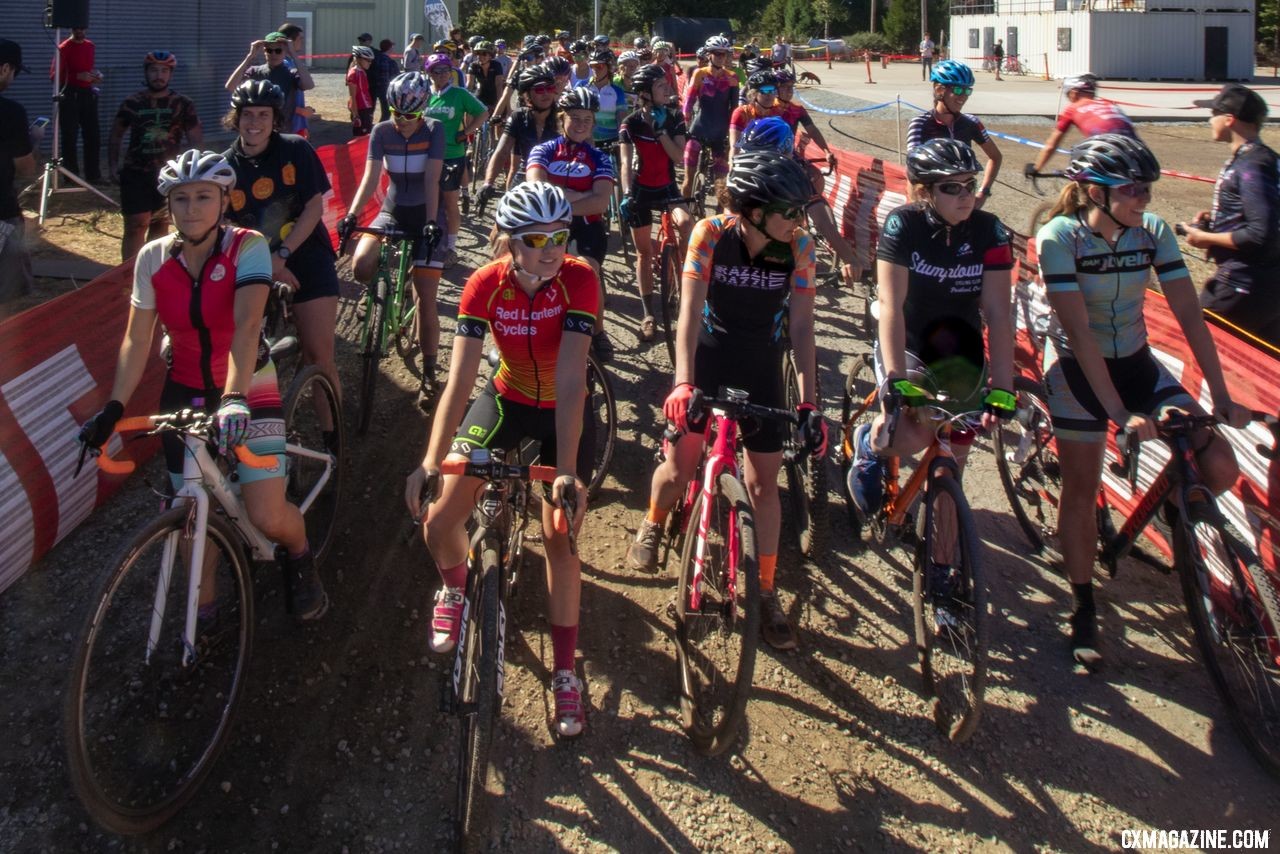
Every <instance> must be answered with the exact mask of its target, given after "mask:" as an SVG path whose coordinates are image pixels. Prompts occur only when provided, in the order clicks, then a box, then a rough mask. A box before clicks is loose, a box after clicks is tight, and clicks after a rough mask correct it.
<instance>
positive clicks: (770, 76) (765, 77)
mask: <svg viewBox="0 0 1280 854" xmlns="http://www.w3.org/2000/svg"><path fill="white" fill-rule="evenodd" d="M777 85H778V75H776V74H774V73H773V71H756V72H753V73H752V74H751V76H750V77H748V78H747V88H748V89H759V88H760V87H761V86H777Z"/></svg>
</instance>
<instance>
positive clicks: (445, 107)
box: [417, 53, 489, 267]
mask: <svg viewBox="0 0 1280 854" xmlns="http://www.w3.org/2000/svg"><path fill="white" fill-rule="evenodd" d="M423 65H424V67H425V68H426V69H427V77H428V78H429V79H430V81H431V93H430V96H429V98H428V100H427V103H426V106H425V108H423V107H419V108H417V110H418V111H419V112H421V111H422V110H423V109H425V111H426V116H427V117H428V118H431V119H435V120H436V121H438V122H439V123H440V124H441V125H443V126H444V168H443V171H442V172H441V173H440V189H441V190H442V191H443V192H444V197H443V205H444V211H445V220H446V222H447V223H448V226H449V227H448V229H447V231H446V232H445V238H444V243H445V250H446V251H445V257H444V262H445V266H446V267H448V266H451V265H452V264H453V263H454V262H455V261H456V260H457V255H456V253H455V252H454V247H455V246H456V244H457V242H458V229H459V228H461V227H462V212H461V210H460V209H459V207H458V199H459V197H460V195H461V192H462V184H463V180H464V177H465V175H464V173H465V172H466V171H467V139H468V138H470V137H471V135H472V134H474V133H475V132H476V131H477V130H479V129H480V126H481V125H482V124H484V123H485V120H486V119H488V118H489V108H488V107H486V106H485V105H484V104H482V103H481V102H480V99H478V98H477V97H476V96H475V95H472V94H471V93H470V92H468V91H467V90H466V89H463V88H462V86H461V85H455V84H454V83H453V80H454V75H455V74H456V73H457V68H456V67H455V66H454V64H453V59H452V58H451V57H450V56H449V55H448V54H443V53H438V54H433V55H431V56H429V57H427V61H426V62H425V63H423Z"/></svg>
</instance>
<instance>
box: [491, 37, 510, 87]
mask: <svg viewBox="0 0 1280 854" xmlns="http://www.w3.org/2000/svg"><path fill="white" fill-rule="evenodd" d="M493 48H494V50H496V51H497V55H496V56H495V57H494V60H495V61H496V62H497V63H498V64H499V65H501V66H502V76H503V77H507V78H510V77H511V57H509V56H507V40H506V39H494V41H493Z"/></svg>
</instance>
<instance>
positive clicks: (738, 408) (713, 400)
mask: <svg viewBox="0 0 1280 854" xmlns="http://www.w3.org/2000/svg"><path fill="white" fill-rule="evenodd" d="M721 393H722V394H725V396H724V397H708V396H707V395H705V394H703V393H702V389H699V388H695V389H694V390H693V393H692V394H690V395H689V409H688V413H689V415H688V417H689V419H690V420H693V421H697V420H698V419H699V418H701V417H702V411H703V409H707V408H718V409H723V410H725V411H726V413H727V414H728V417H730V418H732V419H734V420H735V421H736V420H738V419H739V418H741V417H742V416H744V415H745V416H748V417H750V418H759V419H762V420H765V421H780V422H782V423H784V424H790V425H791V426H792V427H799V426H800V415H799V414H798V413H796V412H793V411H791V410H790V409H774V408H773V407H770V406H761V405H760V404H758V403H751V402H749V401H748V400H747V399H746V398H745V396H744V397H743V398H741V399H738V398H735V397H734V396H733V390H732V389H722V390H721ZM815 414H816V413H815Z"/></svg>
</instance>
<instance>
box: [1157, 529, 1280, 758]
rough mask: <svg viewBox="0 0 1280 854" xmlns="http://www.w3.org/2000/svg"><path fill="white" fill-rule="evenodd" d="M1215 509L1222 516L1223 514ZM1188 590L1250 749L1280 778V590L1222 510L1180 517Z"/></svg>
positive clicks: (1209, 657)
mask: <svg viewBox="0 0 1280 854" xmlns="http://www.w3.org/2000/svg"><path fill="white" fill-rule="evenodd" d="M1214 515H1217V514H1216V513H1215V514H1214ZM1174 554H1175V555H1180V556H1181V559H1180V560H1179V561H1178V569H1179V575H1180V576H1181V577H1182V593H1183V596H1184V597H1185V599H1186V602H1187V611H1188V612H1189V614H1190V616H1191V628H1192V629H1193V631H1194V634H1195V636H1196V643H1197V645H1198V646H1199V647H1200V655H1201V657H1202V658H1203V659H1204V663H1205V667H1206V669H1208V671H1209V677H1210V679H1211V680H1212V681H1213V686H1214V687H1215V688H1216V689H1217V690H1218V694H1219V695H1220V696H1221V697H1222V701H1223V703H1225V704H1226V707H1227V714H1228V716H1229V717H1230V718H1231V722H1232V723H1233V724H1234V725H1235V728H1236V731H1237V732H1238V733H1239V734H1240V738H1241V740H1243V741H1244V743H1245V746H1246V747H1247V748H1248V749H1249V752H1250V753H1252V754H1253V755H1254V757H1255V758H1256V759H1257V760H1258V761H1259V762H1260V763H1261V764H1262V765H1263V767H1265V768H1266V769H1267V771H1268V773H1270V774H1271V775H1272V776H1274V777H1277V778H1280V595H1278V594H1277V592H1276V588H1275V582H1274V581H1273V580H1272V578H1271V577H1270V576H1269V575H1268V574H1267V572H1266V570H1265V569H1263V567H1262V565H1261V564H1260V563H1259V562H1258V559H1257V557H1256V556H1255V555H1254V554H1253V552H1252V550H1250V549H1249V548H1248V547H1247V546H1245V545H1244V541H1243V540H1241V539H1240V536H1239V534H1237V533H1236V530H1235V528H1234V527H1233V526H1232V525H1231V524H1230V523H1228V522H1226V521H1225V520H1223V519H1221V517H1219V518H1217V519H1214V520H1206V521H1200V522H1197V523H1196V524H1195V525H1194V526H1191V525H1188V524H1186V523H1183V524H1179V525H1178V526H1176V527H1175V529H1174Z"/></svg>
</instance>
